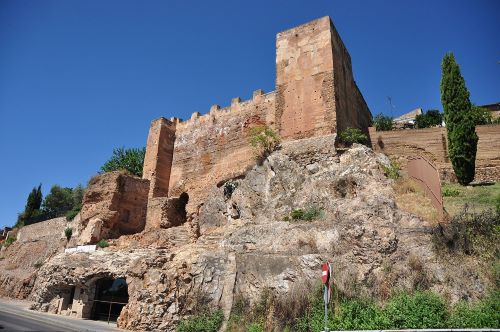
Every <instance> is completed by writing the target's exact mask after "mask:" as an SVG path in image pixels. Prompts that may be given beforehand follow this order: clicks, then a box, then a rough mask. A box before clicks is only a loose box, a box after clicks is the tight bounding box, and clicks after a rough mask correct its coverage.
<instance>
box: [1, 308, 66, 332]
mask: <svg viewBox="0 0 500 332" xmlns="http://www.w3.org/2000/svg"><path fill="white" fill-rule="evenodd" d="M0 331H2V332H3V331H5V332H7V331H50V332H56V331H76V330H68V328H67V327H61V326H55V325H53V324H48V323H46V322H41V321H38V320H33V319H31V318H29V317H23V316H20V315H16V314H12V313H5V312H2V311H0Z"/></svg>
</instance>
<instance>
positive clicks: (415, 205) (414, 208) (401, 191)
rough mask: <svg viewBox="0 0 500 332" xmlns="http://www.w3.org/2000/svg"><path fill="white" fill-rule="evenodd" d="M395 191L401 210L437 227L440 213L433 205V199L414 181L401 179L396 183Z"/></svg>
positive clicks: (405, 178)
mask: <svg viewBox="0 0 500 332" xmlns="http://www.w3.org/2000/svg"><path fill="white" fill-rule="evenodd" d="M394 191H395V194H396V204H397V205H398V207H399V208H400V209H401V210H404V211H407V212H410V213H412V214H414V215H416V216H418V217H420V218H422V219H424V220H427V221H428V222H429V223H430V224H431V225H436V224H437V223H438V222H439V221H440V220H439V214H438V211H437V210H436V208H435V207H434V206H433V205H432V202H431V199H430V198H429V197H427V195H426V194H425V192H424V190H422V189H421V188H420V186H419V185H418V184H417V183H416V182H415V181H413V180H412V179H409V178H407V177H402V178H399V179H398V180H397V181H395V182H394Z"/></svg>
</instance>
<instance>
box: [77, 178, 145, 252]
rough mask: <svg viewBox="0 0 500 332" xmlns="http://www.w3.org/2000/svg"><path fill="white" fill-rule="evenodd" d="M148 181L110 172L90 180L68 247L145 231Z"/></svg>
mask: <svg viewBox="0 0 500 332" xmlns="http://www.w3.org/2000/svg"><path fill="white" fill-rule="evenodd" d="M148 190H149V181H148V180H144V179H140V178H138V177H135V176H132V175H129V174H126V173H124V172H119V171H116V172H110V173H104V174H101V175H98V176H95V177H93V178H92V179H91V180H90V181H89V184H88V187H87V188H86V190H85V195H84V197H83V204H82V210H81V212H80V219H81V220H80V222H79V224H78V227H77V229H76V230H75V231H76V232H75V233H74V236H73V238H74V240H73V241H72V242H71V245H76V244H89V243H96V242H98V241H99V240H101V239H112V238H117V237H119V236H120V235H124V234H134V233H138V232H141V231H142V230H144V226H145V221H146V211H147V202H148Z"/></svg>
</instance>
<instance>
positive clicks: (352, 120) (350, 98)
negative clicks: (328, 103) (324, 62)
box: [331, 25, 372, 133]
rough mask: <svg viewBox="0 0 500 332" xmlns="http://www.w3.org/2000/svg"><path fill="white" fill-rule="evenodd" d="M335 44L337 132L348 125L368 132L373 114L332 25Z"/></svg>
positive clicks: (345, 50)
mask: <svg viewBox="0 0 500 332" xmlns="http://www.w3.org/2000/svg"><path fill="white" fill-rule="evenodd" d="M331 37H332V46H333V64H334V70H333V78H334V80H333V92H334V98H335V99H334V109H335V115H336V119H335V124H336V131H337V133H340V132H342V131H343V130H345V129H346V128H348V127H351V128H360V129H362V130H363V131H365V132H366V133H368V127H369V126H370V124H371V119H372V115H371V113H370V110H369V109H368V105H367V104H366V102H365V99H364V98H363V95H362V94H361V92H360V91H359V89H358V86H357V85H356V82H355V81H354V76H353V72H352V64H351V56H350V55H349V52H347V49H346V47H345V45H344V43H343V42H342V39H340V35H339V34H338V32H337V30H336V29H335V27H334V26H333V25H331Z"/></svg>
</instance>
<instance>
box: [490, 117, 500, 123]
mask: <svg viewBox="0 0 500 332" xmlns="http://www.w3.org/2000/svg"><path fill="white" fill-rule="evenodd" d="M491 123H493V124H500V116H499V117H497V118H495V119H493V120H491Z"/></svg>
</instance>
